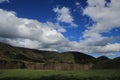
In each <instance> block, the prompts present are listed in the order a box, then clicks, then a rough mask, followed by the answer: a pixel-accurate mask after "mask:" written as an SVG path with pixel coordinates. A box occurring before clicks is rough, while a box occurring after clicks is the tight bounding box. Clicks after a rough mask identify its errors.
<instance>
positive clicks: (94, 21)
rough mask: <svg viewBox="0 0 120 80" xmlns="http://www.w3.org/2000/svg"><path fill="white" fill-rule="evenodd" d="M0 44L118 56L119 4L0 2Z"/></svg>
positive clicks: (104, 0) (96, 0)
mask: <svg viewBox="0 0 120 80" xmlns="http://www.w3.org/2000/svg"><path fill="white" fill-rule="evenodd" d="M0 42H3V43H7V44H10V45H13V46H17V47H26V48H31V49H37V50H50V51H58V52H65V51H78V52H83V53H86V54H89V55H92V56H95V57H98V56H101V55H105V56H108V57H110V58H114V57H118V56H120V1H119V0H0Z"/></svg>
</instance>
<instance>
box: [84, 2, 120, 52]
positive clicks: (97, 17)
mask: <svg viewBox="0 0 120 80" xmlns="http://www.w3.org/2000/svg"><path fill="white" fill-rule="evenodd" d="M87 3H88V6H87V7H86V8H85V9H84V10H83V15H86V16H88V17H90V18H91V19H92V20H93V21H94V22H95V23H94V24H93V25H92V26H90V27H88V29H87V30H85V31H84V32H83V38H84V41H82V42H83V43H87V44H88V47H89V45H90V46H91V44H92V46H91V50H92V52H96V53H98V52H101V53H110V52H115V51H116V52H120V43H113V41H115V40H120V38H119V37H120V36H119V37H105V36H103V35H102V34H101V33H108V32H110V31H111V30H112V29H114V28H119V27H120V15H119V14H120V10H119V9H120V6H119V5H120V2H119V0H111V2H109V3H107V2H106V0H87ZM109 43H112V44H109Z"/></svg>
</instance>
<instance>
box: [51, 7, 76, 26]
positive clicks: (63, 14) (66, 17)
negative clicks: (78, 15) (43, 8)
mask: <svg viewBox="0 0 120 80" xmlns="http://www.w3.org/2000/svg"><path fill="white" fill-rule="evenodd" d="M53 11H54V12H56V13H57V20H58V21H59V22H64V23H68V24H70V25H71V26H73V27H77V25H76V24H75V23H74V22H73V21H74V18H73V17H72V15H71V12H70V9H69V8H68V7H62V8H59V7H56V8H54V9H53Z"/></svg>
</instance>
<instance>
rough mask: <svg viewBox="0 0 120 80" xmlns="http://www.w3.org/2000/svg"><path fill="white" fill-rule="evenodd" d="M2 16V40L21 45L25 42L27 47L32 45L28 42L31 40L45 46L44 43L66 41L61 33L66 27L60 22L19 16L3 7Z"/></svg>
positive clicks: (0, 31)
mask: <svg viewBox="0 0 120 80" xmlns="http://www.w3.org/2000/svg"><path fill="white" fill-rule="evenodd" d="M0 18H1V19H0V36H1V37H2V40H1V41H4V40H7V42H8V43H10V44H12V45H15V46H16V44H17V45H20V46H21V44H24V45H26V46H25V47H30V46H29V45H30V44H29V45H28V44H26V43H30V42H31V45H32V42H33V43H34V42H35V43H36V42H38V44H43V46H42V47H44V45H56V44H58V43H59V44H61V43H62V42H64V41H66V39H65V37H64V36H63V35H62V34H61V32H65V29H64V28H62V27H61V26H60V25H59V24H56V23H55V24H54V23H52V22H46V23H41V22H38V21H36V20H32V19H26V18H18V17H16V15H15V14H14V12H11V11H5V10H2V9H0ZM3 39H4V40H3ZM21 39H22V41H23V42H22V41H21ZM19 41H20V42H19ZM18 42H19V44H18ZM37 49H38V48H37Z"/></svg>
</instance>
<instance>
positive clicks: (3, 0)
mask: <svg viewBox="0 0 120 80" xmlns="http://www.w3.org/2000/svg"><path fill="white" fill-rule="evenodd" d="M3 2H9V0H0V3H3Z"/></svg>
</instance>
